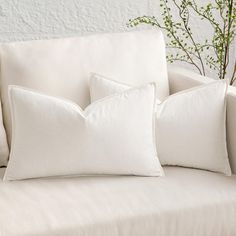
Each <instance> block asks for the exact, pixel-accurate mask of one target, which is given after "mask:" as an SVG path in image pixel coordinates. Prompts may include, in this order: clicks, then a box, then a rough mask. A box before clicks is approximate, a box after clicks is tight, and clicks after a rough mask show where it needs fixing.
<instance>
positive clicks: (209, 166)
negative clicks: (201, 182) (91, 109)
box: [90, 74, 231, 175]
mask: <svg viewBox="0 0 236 236" xmlns="http://www.w3.org/2000/svg"><path fill="white" fill-rule="evenodd" d="M130 88H131V86H129V85H126V84H123V83H118V82H116V81H114V80H110V79H108V78H105V77H103V76H101V75H98V74H92V76H91V80H90V96H91V101H92V102H94V101H96V100H99V99H101V98H103V97H106V96H110V95H111V94H117V93H120V92H122V91H125V90H127V89H130ZM226 90H227V84H226V83H225V82H222V81H216V82H213V83H210V84H207V85H203V86H200V87H196V88H193V89H190V90H186V91H182V92H180V93H177V94H174V95H171V96H169V97H167V98H166V99H164V101H163V102H160V101H159V102H157V103H159V104H157V106H156V111H157V112H156V146H157V154H158V158H159V159H160V162H161V164H162V165H177V166H184V167H193V168H200V169H206V170H211V171H216V172H222V173H225V174H226V175H230V174H231V169H230V165H229V160H228V153H227V147H226V127H225V126H226V121H225V119H226V102H225V95H226Z"/></svg>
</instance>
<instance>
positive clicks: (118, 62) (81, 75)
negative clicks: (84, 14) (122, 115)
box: [0, 30, 169, 144]
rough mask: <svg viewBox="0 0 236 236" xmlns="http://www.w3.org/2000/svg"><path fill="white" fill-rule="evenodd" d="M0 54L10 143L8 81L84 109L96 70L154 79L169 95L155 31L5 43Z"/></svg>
mask: <svg viewBox="0 0 236 236" xmlns="http://www.w3.org/2000/svg"><path fill="white" fill-rule="evenodd" d="M0 56H1V86H0V92H1V98H2V104H3V118H4V122H5V125H6V130H7V136H8V141H9V144H10V141H11V120H10V107H9V102H8V86H9V85H19V86H22V87H27V88H31V89H34V90H37V91H40V92H42V93H45V94H47V95H50V96H57V97H64V98H66V99H69V100H72V101H73V102H75V103H77V104H79V106H81V107H82V108H85V107H86V106H88V105H89V104H90V97H89V86H88V80H89V78H90V73H91V72H92V71H96V72H98V73H100V74H103V75H106V76H108V77H109V76H115V78H117V79H118V80H119V81H120V82H122V81H123V82H125V81H127V82H128V83H130V84H132V85H135V86H140V85H142V84H143V83H144V81H145V82H146V83H149V82H156V83H158V87H157V91H158V94H159V98H160V99H163V98H164V97H166V96H168V95H169V85H168V77H167V66H166V59H165V43H164V38H163V35H162V33H161V31H158V30H147V31H136V32H127V33H114V34H98V35H89V36H84V37H75V38H65V39H52V40H35V41H29V42H14V43H5V44H1V45H0ZM147 58H151V60H148V61H147Z"/></svg>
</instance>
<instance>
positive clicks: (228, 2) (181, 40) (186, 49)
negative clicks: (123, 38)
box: [128, 0, 236, 85]
mask: <svg viewBox="0 0 236 236" xmlns="http://www.w3.org/2000/svg"><path fill="white" fill-rule="evenodd" d="M170 1H171V3H172V4H171V6H172V7H170V2H169V0H160V7H161V15H162V21H158V20H157V18H156V17H155V16H141V17H137V18H134V19H130V20H129V23H128V26H129V27H135V26H137V25H139V24H148V25H151V26H154V27H158V28H161V29H162V30H164V31H165V33H166V36H167V38H169V41H168V42H167V47H168V48H172V49H175V53H171V54H168V55H167V61H168V62H169V63H173V62H174V61H182V62H185V63H188V64H191V65H192V66H194V67H195V68H196V69H197V70H198V72H199V73H200V74H202V75H206V68H207V67H209V68H211V69H214V70H216V71H217V73H218V78H219V79H225V78H226V77H227V78H229V80H230V84H231V85H232V84H233V83H234V82H235V80H236V58H234V57H230V50H231V48H232V47H231V46H232V44H233V42H234V39H235V36H236V1H235V0H214V2H213V3H209V4H207V5H205V6H201V7H200V6H198V4H197V3H196V2H195V0H179V1H178V0H170ZM174 11H177V12H178V18H175V19H174V18H173V12H174ZM193 14H194V15H196V16H198V17H200V19H201V20H202V21H203V22H204V23H206V24H209V25H210V26H211V27H212V29H213V32H214V33H213V36H212V38H211V39H205V40H204V41H202V42H199V41H198V40H197V37H196V35H194V34H193V32H192V30H191V26H190V25H191V23H190V18H191V15H193ZM203 27H204V24H203ZM230 63H231V65H232V64H233V65H234V68H233V72H232V74H231V75H229V74H227V76H226V73H227V71H228V68H229V65H230Z"/></svg>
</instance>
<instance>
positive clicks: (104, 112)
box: [4, 83, 163, 180]
mask: <svg viewBox="0 0 236 236" xmlns="http://www.w3.org/2000/svg"><path fill="white" fill-rule="evenodd" d="M155 92H156V86H155V84H153V83H151V84H147V85H144V86H142V87H138V88H134V89H129V90H127V91H125V92H123V93H121V94H117V95H113V96H111V97H109V98H105V99H102V100H100V101H98V102H96V103H92V104H91V105H89V106H88V107H86V109H85V110H84V111H83V110H82V109H81V108H80V107H79V106H78V105H76V104H75V103H73V102H71V101H68V100H65V99H61V98H56V97H53V96H48V95H47V96H46V95H45V94H42V93H38V92H35V91H32V90H30V89H27V88H22V87H18V86H11V87H10V89H9V99H10V104H11V111H12V121H13V123H12V127H13V128H12V131H13V132H12V145H11V154H10V160H9V163H8V166H7V170H6V174H5V178H4V179H5V180H17V179H27V178H38V177H48V176H59V175H64V176H65V175H67V176H68V175H96V174H120V175H142V176H161V175H162V174H163V173H162V172H163V170H162V167H161V165H160V162H159V160H158V158H157V153H156V145H155V135H154V134H155V129H154V126H153V120H154V108H155V100H156V97H155ZM22 147H23V148H22Z"/></svg>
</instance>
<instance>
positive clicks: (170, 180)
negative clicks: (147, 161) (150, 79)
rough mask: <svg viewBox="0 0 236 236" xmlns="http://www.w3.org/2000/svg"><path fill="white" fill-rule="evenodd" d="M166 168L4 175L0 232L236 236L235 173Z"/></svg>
mask: <svg viewBox="0 0 236 236" xmlns="http://www.w3.org/2000/svg"><path fill="white" fill-rule="evenodd" d="M0 172H2V176H3V173H4V170H3V169H0ZM164 172H165V177H164V178H155V177H140V176H138V177H137V176H136V177H134V176H106V177H104V176H103V177H102V176H101V177H79V178H50V179H32V180H26V181H13V182H3V181H2V180H0V226H1V227H0V235H4V236H29V235H34V236H52V235H57V236H68V235H70V236H104V235H112V236H120V235H122V236H149V235H151V236H153V235H158V236H190V235H191V236H212V235H214V236H222V235H224V236H234V235H236V226H235V219H236V188H235V186H236V176H235V175H234V176H231V177H226V176H224V175H221V174H218V173H213V172H209V171H203V170H196V169H195V170H194V169H189V168H181V167H164Z"/></svg>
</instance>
